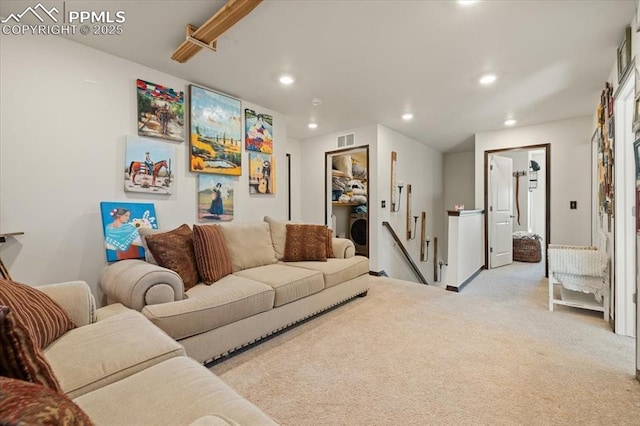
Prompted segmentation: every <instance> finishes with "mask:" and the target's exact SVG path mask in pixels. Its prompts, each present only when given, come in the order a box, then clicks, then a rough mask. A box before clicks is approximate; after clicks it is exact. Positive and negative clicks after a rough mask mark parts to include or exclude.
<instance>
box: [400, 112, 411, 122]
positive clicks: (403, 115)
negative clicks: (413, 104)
mask: <svg viewBox="0 0 640 426" xmlns="http://www.w3.org/2000/svg"><path fill="white" fill-rule="evenodd" d="M412 118H413V114H411V113H410V112H408V113H406V114H402V119H403V120H411V119H412Z"/></svg>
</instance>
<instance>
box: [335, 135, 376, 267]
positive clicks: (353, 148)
mask: <svg viewBox="0 0 640 426" xmlns="http://www.w3.org/2000/svg"><path fill="white" fill-rule="evenodd" d="M353 151H365V153H366V156H367V184H366V191H367V255H366V257H369V256H370V254H371V244H370V243H371V221H370V217H369V215H370V211H371V198H370V197H371V192H370V191H369V178H370V173H369V170H370V169H369V163H370V159H369V145H368V144H367V145H355V146H350V147H348V148H341V149H336V150H333V151H325V153H324V223H325V224H326V225H330V223H329V214H328V212H329V206H331V208H332V210H333V206H332V204H330V203H332V200H331V196H330V195H329V194H330V191H329V188H331V176H330V175H329V174H328V173H327V172H328V170H330V169H329V166H328V165H329V163H328V159H329V157H332V156H334V155H340V154H348V153H349V152H353ZM333 232H336V230H335V229H334V230H333Z"/></svg>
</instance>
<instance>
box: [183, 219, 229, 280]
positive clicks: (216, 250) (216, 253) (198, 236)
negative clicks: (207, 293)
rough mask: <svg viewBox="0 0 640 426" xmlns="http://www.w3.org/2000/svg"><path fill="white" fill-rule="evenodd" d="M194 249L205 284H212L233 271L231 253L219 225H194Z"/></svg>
mask: <svg viewBox="0 0 640 426" xmlns="http://www.w3.org/2000/svg"><path fill="white" fill-rule="evenodd" d="M193 249H194V252H195V256H196V264H197V266H198V272H199V273H200V277H201V278H202V281H203V282H204V283H205V284H207V285H211V284H213V283H214V282H216V281H218V280H219V279H220V278H222V277H225V276H227V275H229V274H230V273H232V272H233V266H232V265H231V255H230V254H229V249H227V243H226V242H225V240H224V235H223V234H222V230H221V229H220V227H219V226H218V225H204V226H198V225H193Z"/></svg>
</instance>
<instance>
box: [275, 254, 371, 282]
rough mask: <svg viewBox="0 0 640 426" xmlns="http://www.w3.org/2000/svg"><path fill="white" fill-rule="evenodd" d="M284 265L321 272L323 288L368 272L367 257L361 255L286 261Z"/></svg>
mask: <svg viewBox="0 0 640 426" xmlns="http://www.w3.org/2000/svg"><path fill="white" fill-rule="evenodd" d="M286 265H289V266H296V267H299V268H305V269H311V270H314V271H320V272H322V274H323V275H324V286H325V288H329V287H333V286H335V285H337V284H340V283H343V282H345V281H349V280H350V279H353V278H355V277H358V276H360V275H364V274H368V273H369V259H367V258H366V257H363V256H354V257H350V258H348V259H328V260H327V262H287V263H286Z"/></svg>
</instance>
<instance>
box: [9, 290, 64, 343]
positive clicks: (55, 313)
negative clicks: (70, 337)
mask: <svg viewBox="0 0 640 426" xmlns="http://www.w3.org/2000/svg"><path fill="white" fill-rule="evenodd" d="M0 305H3V306H9V307H10V308H11V309H12V311H13V314H14V315H15V318H16V322H18V323H20V324H21V325H22V326H24V327H25V328H26V329H27V330H28V331H29V334H30V335H31V338H32V339H33V342H34V343H35V344H36V346H37V347H38V348H39V349H44V348H46V347H47V346H49V344H50V343H51V342H53V341H54V340H56V339H57V338H58V337H60V336H62V335H63V334H65V333H66V332H67V331H69V330H72V329H74V328H76V324H75V323H74V322H73V320H72V319H71V318H70V317H69V314H67V313H66V312H65V310H64V309H62V308H61V307H60V305H58V304H57V303H56V302H55V301H54V300H53V299H52V298H50V297H49V296H48V295H46V294H44V293H43V292H41V291H40V290H37V289H35V288H34V287H31V286H28V285H26V284H21V283H17V282H15V281H9V280H5V279H0Z"/></svg>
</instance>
